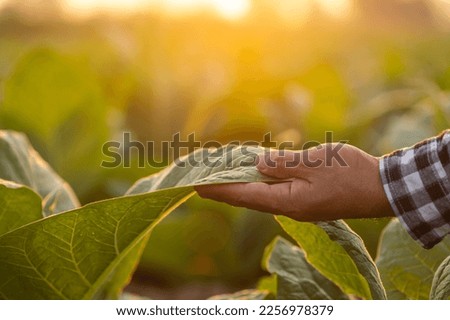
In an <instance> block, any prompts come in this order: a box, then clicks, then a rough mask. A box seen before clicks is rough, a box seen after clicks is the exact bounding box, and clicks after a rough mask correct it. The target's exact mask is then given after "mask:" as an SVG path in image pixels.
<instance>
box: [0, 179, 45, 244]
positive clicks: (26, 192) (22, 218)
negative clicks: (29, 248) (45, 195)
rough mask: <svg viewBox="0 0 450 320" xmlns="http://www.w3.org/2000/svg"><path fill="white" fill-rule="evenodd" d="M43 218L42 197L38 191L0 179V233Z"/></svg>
mask: <svg viewBox="0 0 450 320" xmlns="http://www.w3.org/2000/svg"><path fill="white" fill-rule="evenodd" d="M41 218H42V210H41V198H40V197H39V196H38V195H37V194H36V193H34V192H33V191H32V190H31V189H29V188H27V187H24V186H22V185H19V184H16V183H14V182H11V181H5V180H2V179H0V235H2V234H4V233H6V232H8V231H11V230H14V229H17V228H19V227H21V226H23V225H25V224H27V223H30V222H33V221H36V220H39V219H41Z"/></svg>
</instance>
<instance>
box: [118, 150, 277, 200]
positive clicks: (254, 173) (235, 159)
mask: <svg viewBox="0 0 450 320" xmlns="http://www.w3.org/2000/svg"><path fill="white" fill-rule="evenodd" d="M263 151H264V149H263V148H258V147H251V146H247V147H242V148H241V147H236V146H232V145H230V146H225V147H222V148H218V149H217V150H214V151H210V150H208V149H201V150H198V151H196V152H193V153H190V154H189V155H187V156H185V157H183V158H180V159H178V160H176V161H175V162H174V163H173V164H171V165H170V166H169V167H167V168H166V169H164V170H162V171H161V172H159V173H157V174H154V175H151V176H149V177H146V178H143V179H140V180H138V181H137V182H136V183H135V184H134V185H133V186H132V187H131V188H130V190H129V191H128V192H127V194H139V193H144V192H150V191H154V190H159V189H165V188H172V187H178V186H186V185H193V184H210V183H230V182H251V181H268V182H269V181H280V180H277V179H273V178H270V177H267V176H263V175H262V174H261V173H259V171H258V170H256V168H255V158H256V156H257V155H258V154H261V153H262V152H263ZM230 168H233V170H230Z"/></svg>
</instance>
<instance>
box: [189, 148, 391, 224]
mask: <svg viewBox="0 0 450 320" xmlns="http://www.w3.org/2000/svg"><path fill="white" fill-rule="evenodd" d="M378 161H379V160H378V158H376V157H373V156H371V155H369V154H367V153H365V152H364V151H362V150H360V149H358V148H356V147H353V146H350V145H345V144H323V145H320V146H318V147H316V148H312V149H308V150H304V151H297V152H294V151H286V150H284V151H272V152H270V153H266V154H265V155H264V156H261V157H260V158H259V160H258V164H257V168H258V170H259V171H260V172H261V173H263V174H265V175H267V176H270V177H274V178H279V179H284V180H286V179H289V180H290V181H282V182H280V183H275V184H267V183H263V182H252V183H235V184H223V185H208V186H197V187H196V188H195V189H196V191H197V192H198V194H199V195H200V196H201V197H204V198H209V199H213V200H217V201H222V202H227V203H229V204H231V205H233V206H239V207H247V208H249V209H255V210H259V211H263V212H269V213H273V214H281V215H285V216H288V217H291V218H293V219H296V220H299V221H320V220H336V219H345V218H376V217H385V216H394V213H393V211H392V209H391V206H390V204H389V202H388V200H387V198H386V195H385V193H384V190H383V186H382V182H381V178H380V174H379V168H378Z"/></svg>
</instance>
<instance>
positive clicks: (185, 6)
mask: <svg viewBox="0 0 450 320" xmlns="http://www.w3.org/2000/svg"><path fill="white" fill-rule="evenodd" d="M0 1H1V0H0ZM65 2H66V4H67V6H68V9H69V10H71V11H76V12H78V13H81V14H83V13H85V14H89V13H91V12H92V11H95V10H97V11H98V10H103V11H113V12H124V11H125V12H127V11H135V10H140V9H142V8H146V7H148V8H157V9H160V10H164V11H168V12H170V13H175V14H183V13H186V12H191V11H195V10H205V9H206V10H211V11H214V12H217V13H218V14H219V15H221V16H223V17H224V18H227V19H238V18H241V17H242V16H244V15H245V14H246V13H247V12H248V11H249V9H250V6H251V2H250V0H65Z"/></svg>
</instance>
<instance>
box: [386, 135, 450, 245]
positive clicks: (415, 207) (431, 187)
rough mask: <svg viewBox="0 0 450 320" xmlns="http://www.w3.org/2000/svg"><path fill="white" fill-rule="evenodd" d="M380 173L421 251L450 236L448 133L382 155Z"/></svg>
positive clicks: (388, 196) (389, 198) (387, 194)
mask: <svg viewBox="0 0 450 320" xmlns="http://www.w3.org/2000/svg"><path fill="white" fill-rule="evenodd" d="M380 174H381V179H382V182H383V187H384V191H385V193H386V196H387V198H388V200H389V202H390V204H391V207H392V209H393V210H394V212H395V214H396V215H397V217H398V218H399V220H400V221H401V223H402V225H403V226H404V227H405V228H406V230H407V231H408V233H409V234H410V235H411V236H412V237H413V238H414V239H415V240H417V241H418V242H419V243H420V244H421V245H422V246H423V247H424V248H427V249H429V248H432V247H433V246H434V245H435V244H437V243H438V242H439V241H441V240H442V239H443V238H444V237H445V236H446V235H447V234H448V233H450V130H446V131H444V132H443V133H442V134H440V135H439V136H437V137H434V138H431V139H428V140H425V141H422V142H420V143H418V144H416V145H415V146H413V147H411V148H407V149H401V150H397V151H394V152H393V153H391V154H388V155H385V156H383V157H382V158H381V160H380Z"/></svg>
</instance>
